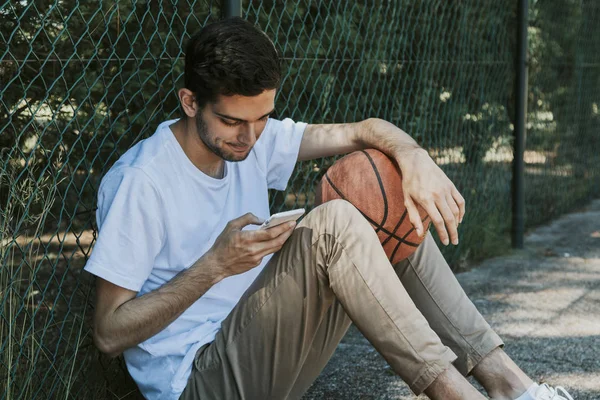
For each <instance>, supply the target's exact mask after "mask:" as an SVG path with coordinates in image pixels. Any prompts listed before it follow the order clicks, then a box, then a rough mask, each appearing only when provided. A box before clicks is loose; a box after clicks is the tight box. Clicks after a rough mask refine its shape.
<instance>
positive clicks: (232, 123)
mask: <svg viewBox="0 0 600 400" xmlns="http://www.w3.org/2000/svg"><path fill="white" fill-rule="evenodd" d="M221 122H223V123H224V124H225V125H227V126H238V125H239V124H241V122H239V121H236V122H228V121H226V120H224V119H221Z"/></svg>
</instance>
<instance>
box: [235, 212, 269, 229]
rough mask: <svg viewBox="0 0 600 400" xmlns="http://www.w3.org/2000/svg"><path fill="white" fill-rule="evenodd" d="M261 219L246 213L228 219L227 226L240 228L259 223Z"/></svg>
mask: <svg viewBox="0 0 600 400" xmlns="http://www.w3.org/2000/svg"><path fill="white" fill-rule="evenodd" d="M262 223H263V221H262V220H261V219H260V218H258V217H257V216H256V215H254V214H252V213H246V214H244V215H242V216H241V217H239V218H236V219H233V220H231V221H229V224H228V225H229V226H230V227H231V228H234V229H240V230H241V229H242V228H243V227H245V226H246V225H250V224H252V225H260V224H262Z"/></svg>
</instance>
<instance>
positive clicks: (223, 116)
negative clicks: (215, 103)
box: [213, 109, 275, 122]
mask: <svg viewBox="0 0 600 400" xmlns="http://www.w3.org/2000/svg"><path fill="white" fill-rule="evenodd" d="M274 112H275V109H272V110H271V111H269V112H268V113H266V114H265V115H263V116H262V117H260V118H259V119H263V118H265V117H268V116H269V115H271V114H273V113H274ZM213 113H214V114H216V115H218V116H219V117H221V118H226V119H230V120H232V121H237V122H248V121H246V120H245V119H240V118H235V117H230V116H229V115H226V114H221V113H218V112H216V111H213Z"/></svg>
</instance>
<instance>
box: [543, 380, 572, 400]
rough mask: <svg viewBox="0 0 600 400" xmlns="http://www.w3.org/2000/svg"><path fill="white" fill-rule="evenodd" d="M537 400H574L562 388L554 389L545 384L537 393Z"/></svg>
mask: <svg viewBox="0 0 600 400" xmlns="http://www.w3.org/2000/svg"><path fill="white" fill-rule="evenodd" d="M535 400H573V398H572V397H571V395H570V394H569V393H567V391H566V390H565V388H563V387H562V386H557V387H556V388H553V387H552V386H548V384H546V383H543V384H541V385H539V386H538V388H537V390H536V391H535Z"/></svg>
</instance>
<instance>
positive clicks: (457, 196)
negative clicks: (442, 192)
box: [452, 188, 465, 224]
mask: <svg viewBox="0 0 600 400" xmlns="http://www.w3.org/2000/svg"><path fill="white" fill-rule="evenodd" d="M452 198H453V199H454V201H455V202H456V205H457V206H458V209H459V214H460V215H459V218H458V223H459V224H460V223H462V220H463V218H464V217H465V199H464V198H463V197H462V195H461V194H460V192H459V191H458V190H457V189H456V188H452Z"/></svg>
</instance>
